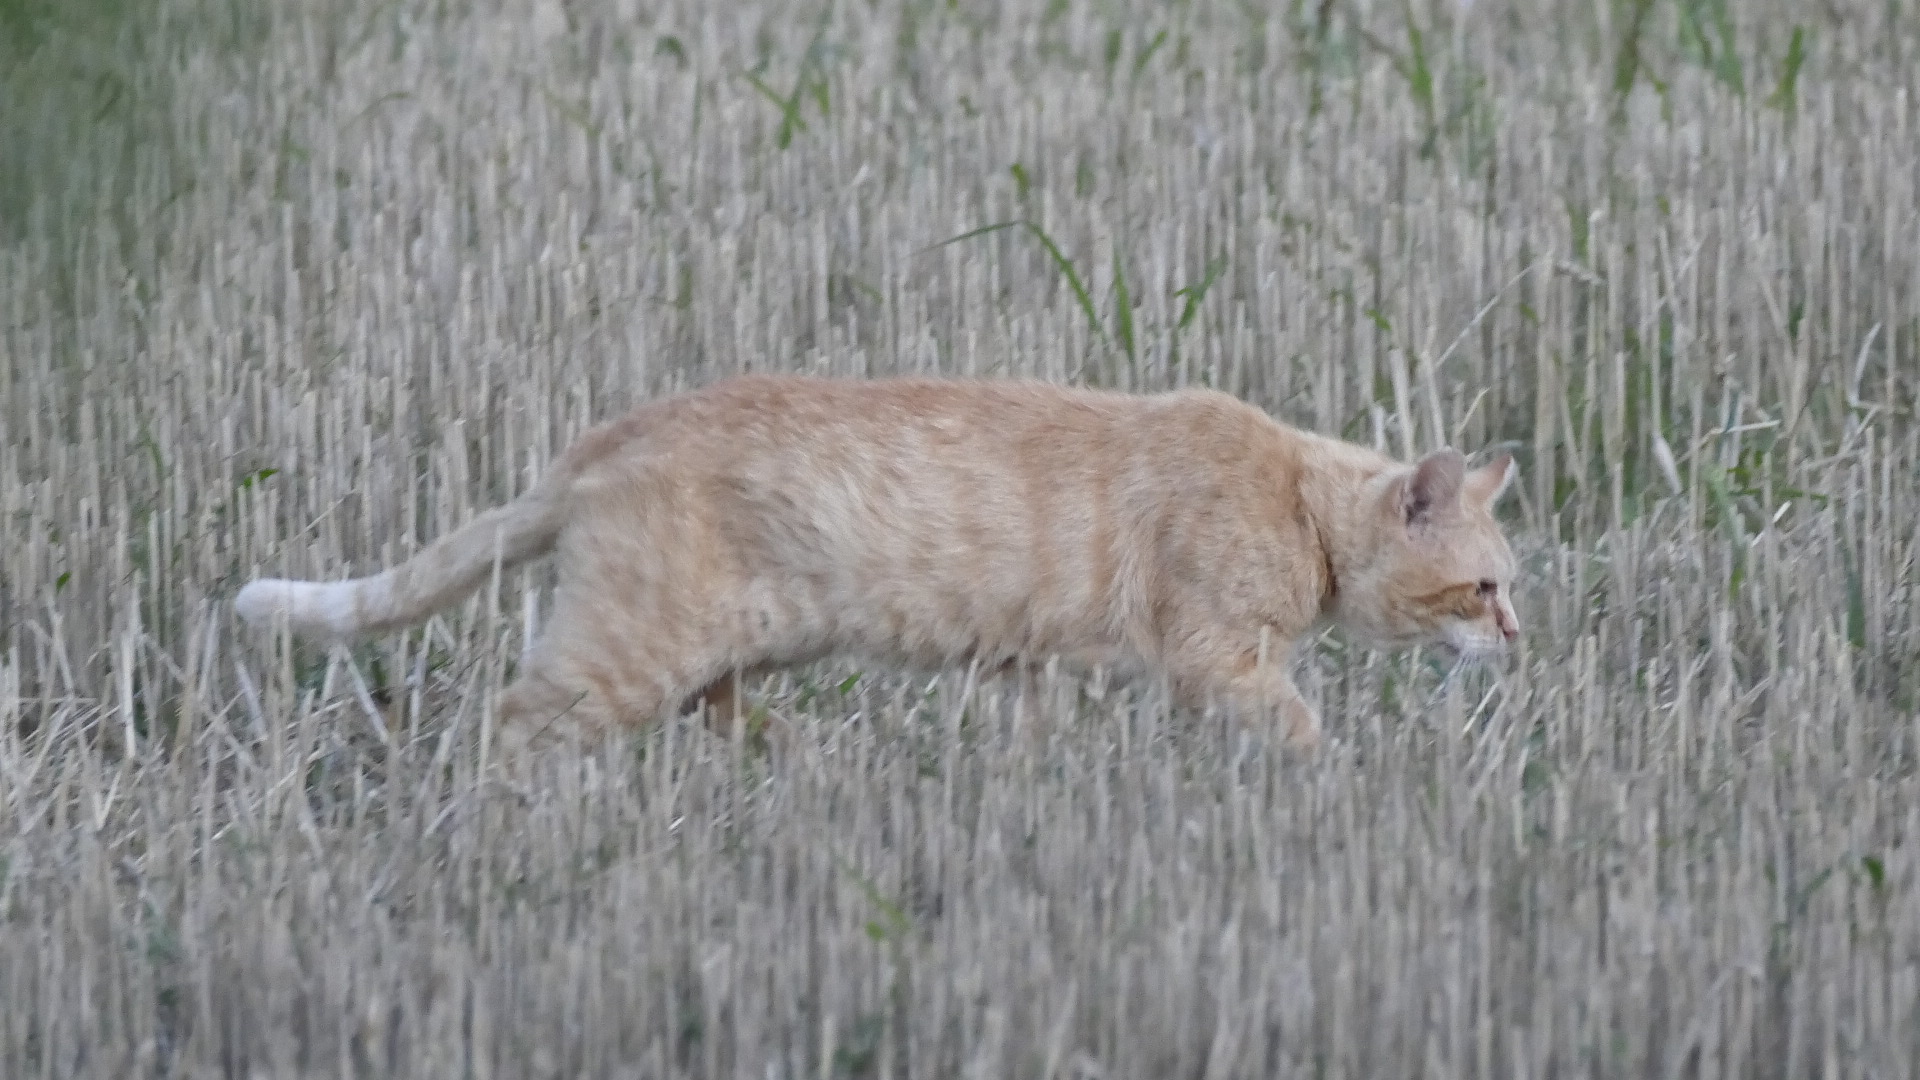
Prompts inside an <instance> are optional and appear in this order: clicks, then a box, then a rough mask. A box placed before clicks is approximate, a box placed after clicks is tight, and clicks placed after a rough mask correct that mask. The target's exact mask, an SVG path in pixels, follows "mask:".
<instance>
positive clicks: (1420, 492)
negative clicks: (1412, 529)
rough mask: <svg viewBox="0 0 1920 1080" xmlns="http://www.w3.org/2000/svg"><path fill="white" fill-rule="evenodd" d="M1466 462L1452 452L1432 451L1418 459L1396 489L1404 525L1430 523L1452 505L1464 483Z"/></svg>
mask: <svg viewBox="0 0 1920 1080" xmlns="http://www.w3.org/2000/svg"><path fill="white" fill-rule="evenodd" d="M1466 474H1467V459H1466V458H1464V457H1462V456H1461V455H1460V451H1458V450H1453V449H1446V450H1435V451H1434V452H1433V453H1431V454H1428V455H1427V456H1426V457H1423V458H1421V459H1420V463H1419V464H1418V465H1415V466H1414V467H1413V475H1412V476H1409V477H1407V479H1406V483H1405V484H1404V485H1402V486H1401V488H1400V517H1401V520H1403V521H1405V522H1406V523H1407V524H1408V525H1420V524H1424V523H1426V522H1428V521H1431V520H1432V519H1433V517H1434V516H1435V515H1436V514H1439V513H1442V512H1444V511H1446V510H1448V509H1451V508H1452V507H1454V506H1456V505H1457V504H1458V503H1459V501H1460V485H1461V484H1462V483H1463V482H1464V481H1465V480H1466Z"/></svg>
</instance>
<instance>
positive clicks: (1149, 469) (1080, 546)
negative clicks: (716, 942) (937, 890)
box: [235, 376, 1519, 746]
mask: <svg viewBox="0 0 1920 1080" xmlns="http://www.w3.org/2000/svg"><path fill="white" fill-rule="evenodd" d="M1513 475H1514V465H1513V461H1512V459H1511V458H1509V457H1508V456H1506V455H1504V454H1503V455H1501V456H1500V457H1499V458H1497V459H1495V460H1494V461H1493V462H1491V463H1490V464H1487V465H1485V466H1483V467H1481V468H1479V469H1476V470H1474V471H1472V472H1469V471H1467V469H1466V461H1465V459H1464V458H1462V457H1461V455H1460V454H1459V452H1457V451H1454V450H1440V451H1437V452H1435V453H1432V454H1429V455H1427V456H1426V457H1425V458H1423V459H1421V460H1420V462H1419V463H1418V464H1417V465H1403V464H1400V463H1397V462H1395V461H1393V460H1391V459H1390V458H1387V457H1384V456H1382V455H1380V454H1377V453H1374V452H1373V451H1371V450H1367V449H1364V448H1362V447H1358V446H1354V445H1351V444H1349V443H1344V442H1340V441H1337V440H1334V439H1329V438H1325V437H1322V436H1318V435H1313V434H1309V433H1306V432H1302V431H1298V430H1295V429H1293V428H1290V427H1287V426H1285V425H1282V424H1280V423H1277V422H1275V421H1274V420H1272V419H1270V418H1269V417H1268V416H1267V415H1266V414H1264V413H1262V412H1260V411H1259V410H1258V409H1255V408H1253V407H1252V406H1249V405H1246V404H1243V403H1241V402H1239V401H1237V400H1235V399H1233V398H1231V397H1228V396H1227V395H1225V394H1220V393H1216V392H1213V391H1208V390H1182V391H1177V392H1173V393H1165V394H1157V395H1128V394H1119V393H1110V392H1102V391H1092V390H1078V389H1069V388H1066V387H1060V386H1054V385H1050V384H1045V383H1038V382H1022V381H945V380H930V379H898V380H878V381H857V380H838V379H817V378H806V377H796V376H746V377H740V378H733V379H728V380H726V381H723V382H720V383H717V384H715V385H713V386H710V387H707V388H706V389H703V390H700V391H697V392H694V393H689V394H684V395H680V396H677V397H671V398H666V399H663V400H659V401H654V402H651V403H649V404H645V405H642V406H640V407H639V408H636V409H634V410H633V411H632V412H630V413H629V414H627V415H626V416H625V417H623V418H621V419H618V420H615V421H613V422H611V423H607V424H603V425H601V426H599V427H597V428H594V429H593V430H591V431H589V432H588V433H587V434H586V435H585V436H584V437H582V438H581V439H580V441H579V442H578V443H577V444H576V445H575V446H573V447H572V448H571V449H570V450H569V451H568V452H567V453H566V454H565V455H563V456H562V457H561V458H560V460H559V462H558V463H557V464H556V465H555V466H554V467H553V469H552V470H551V471H550V472H549V473H548V475H547V476H545V477H544V478H543V479H542V480H541V481H540V482H539V484H538V485H537V486H536V487H535V488H534V489H533V490H531V491H529V492H528V493H526V494H525V495H523V496H521V497H520V498H518V499H516V500H514V501H513V502H511V503H508V504H507V505H505V506H501V507H496V508H495V509H492V510H489V511H487V512H486V513H483V514H481V515H480V516H479V517H478V518H476V519H475V520H474V521H473V522H472V523H470V524H468V525H466V526H464V527H463V528H461V529H459V530H457V531H455V532H454V533H453V534H452V535H450V536H446V537H443V538H441V539H440V540H439V541H437V542H436V543H434V544H432V545H430V546H429V547H427V548H426V550H424V551H422V552H421V553H420V554H418V555H416V556H415V557H414V558H412V559H410V560H408V561H407V562H406V563H404V564H402V565H400V566H397V567H395V568H393V569H391V570H387V571H385V572H384V573H380V574H375V575H373V576H372V577H365V578H359V579H356V580H353V581H342V582H330V583H323V582H306V581H283V580H273V579H264V580H259V581H255V582H253V583H251V584H249V585H247V586H246V588H244V589H242V590H241V591H240V594H239V596H238V597H237V598H236V600H235V606H236V607H237V608H238V610H239V612H240V614H241V615H242V616H243V617H245V618H246V619H247V620H249V621H251V622H263V621H270V620H272V619H275V618H284V619H286V621H287V622H288V624H289V625H290V627H291V628H292V629H293V630H294V631H296V632H299V633H302V634H307V635H314V636H323V637H332V638H340V637H345V636H347V635H352V634H359V633H365V632H370V631H379V630H386V629H389V628H393V627H398V626H402V625H405V624H408V623H413V622H416V621H419V620H421V619H423V618H425V617H426V616H427V615H428V614H430V613H431V612H433V611H434V610H435V609H437V608H440V607H442V606H444V605H446V604H448V603H450V602H452V601H454V600H456V599H458V598H459V597H461V596H462V595H464V594H466V593H468V592H470V591H471V590H473V589H475V588H477V587H478V586H479V585H480V584H481V583H482V582H484V581H485V580H486V579H487V578H488V577H489V575H490V574H491V572H492V569H493V566H494V564H495V561H496V559H498V560H499V562H500V563H502V564H505V565H510V564H513V563H517V562H520V561H522V560H525V559H529V558H532V557H534V556H537V555H540V554H542V553H544V552H547V551H548V550H557V552H558V556H557V557H558V567H559V589H558V593H557V596H556V601H555V607H554V611H553V617H552V620H551V624H550V626H549V627H548V630H547V633H546V637H545V639H544V640H543V641H542V642H541V643H540V644H539V645H538V647H537V648H536V649H535V650H534V652H533V653H532V655H531V657H530V659H529V662H528V666H527V670H526V671H525V673H524V674H523V675H522V676H521V677H520V679H519V680H518V681H516V682H515V683H514V684H513V685H512V686H511V687H510V688H509V689H508V691H507V693H506V695H505V697H504V699H503V703H502V716H503V728H502V731H503V734H504V735H507V736H508V737H509V738H510V740H512V741H515V742H519V743H524V742H525V741H526V740H527V739H528V738H530V737H531V736H532V735H533V734H535V733H536V732H539V731H543V730H547V729H551V728H553V727H555V725H556V722H557V723H558V725H559V726H560V727H562V728H565V729H570V730H572V731H573V732H575V733H580V734H591V733H593V732H595V731H597V730H600V729H603V728H605V727H606V726H608V725H611V724H615V723H619V722H623V721H643V720H647V719H650V718H653V717H657V716H660V715H661V714H663V713H665V712H666V711H667V710H668V709H670V708H674V707H677V706H679V705H681V704H684V703H687V702H689V701H697V700H699V698H700V696H701V695H703V694H706V695H712V696H713V697H714V698H715V700H718V701H728V700H730V697H729V692H730V688H731V686H732V681H733V677H734V676H735V675H736V674H738V673H742V672H758V671H763V670H767V669H770V668H775V667H778V666H781V665H791V664H800V663H805V662H809V661H813V660H817V659H820V658H823V657H826V656H829V655H833V654H858V655H864V656H867V657H870V658H874V659H880V660H891V661H899V662H904V663H906V664H910V665H919V666H939V665H944V664H949V663H954V662H959V661H967V660H979V661H982V662H983V663H984V664H985V665H987V666H989V667H992V666H996V665H1000V664H1001V663H1002V662H1004V661H1039V660H1044V659H1045V658H1046V657H1048V656H1056V655H1057V656H1060V657H1061V658H1062V659H1064V660H1066V661H1068V662H1074V663H1079V664H1089V663H1107V664H1118V665H1121V666H1123V667H1125V666H1144V667H1146V668H1148V669H1152V670H1157V671H1158V672H1159V673H1161V674H1163V675H1164V676H1166V678H1167V679H1168V684H1169V686H1170V687H1171V689H1172V690H1173V692H1174V693H1175V695H1176V696H1177V697H1178V698H1179V699H1180V700H1182V701H1185V702H1189V703H1193V704H1201V703H1204V702H1207V701H1209V700H1211V701H1214V702H1217V703H1219V704H1223V705H1226V706H1229V707H1232V708H1234V709H1236V710H1238V711H1239V712H1240V713H1241V714H1242V715H1250V714H1267V715H1277V717H1278V719H1279V720H1280V722H1281V723H1282V724H1283V725H1284V730H1285V731H1286V733H1287V734H1288V735H1289V736H1290V738H1291V739H1292V741H1293V742H1294V743H1296V744H1298V745H1301V746H1311V745H1313V744H1314V743H1316V742H1317V741H1318V739H1319V733H1320V722H1319V719H1318V717H1316V716H1315V714H1314V711H1313V709H1312V708H1311V707H1310V706H1308V705H1307V703H1306V702H1305V701H1303V700H1302V699H1301V697H1300V694H1299V691H1298V690H1297V689H1296V688H1295V686H1294V683H1293V679H1292V676H1291V675H1290V673H1289V669H1290V666H1291V654H1292V651H1293V647H1294V644H1295V642H1297V641H1298V640H1299V639H1300V637H1301V636H1302V635H1303V634H1305V633H1307V632H1308V630H1309V629H1311V628H1312V627H1314V626H1315V624H1316V623H1319V622H1320V621H1322V620H1323V619H1332V620H1334V621H1336V622H1338V623H1340V624H1342V625H1344V626H1346V627H1348V628H1349V629H1351V630H1353V631H1354V632H1356V633H1358V634H1360V635H1362V636H1363V637H1367V638H1371V639H1373V640H1375V641H1378V642H1381V643H1384V644H1391V645H1411V644H1417V643H1429V644H1439V645H1442V646H1447V647H1449V648H1450V649H1451V650H1453V651H1455V652H1467V653H1475V652H1483V651H1488V650H1492V649H1495V648H1497V647H1499V646H1501V645H1502V644H1503V643H1504V639H1511V638H1513V637H1514V636H1516V635H1517V634H1518V633H1519V625H1518V623H1517V622H1516V620H1515V616H1514V612H1513V607H1512V606H1511V604H1510V603H1509V602H1508V592H1509V589H1510V587H1511V584H1512V580H1513V573H1514V563H1513V556H1512V554H1511V552H1510V551H1509V550H1508V548H1507V543H1506V541H1505V539H1504V538H1503V537H1502V536H1501V533H1500V530H1499V528H1498V527H1497V526H1496V525H1495V523H1494V520H1493V516H1492V512H1491V508H1492V506H1493V504H1494V502H1495V500H1497V499H1498V498H1499V497H1500V494H1501V493H1502V492H1503V491H1504V490H1505V489H1506V487H1507V485H1508V484H1509V483H1510V482H1511V481H1512V479H1513Z"/></svg>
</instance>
